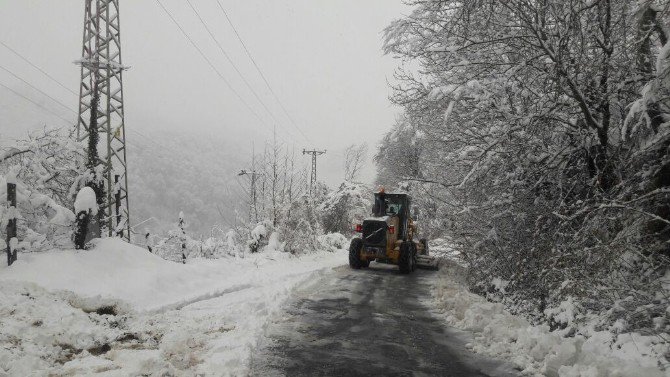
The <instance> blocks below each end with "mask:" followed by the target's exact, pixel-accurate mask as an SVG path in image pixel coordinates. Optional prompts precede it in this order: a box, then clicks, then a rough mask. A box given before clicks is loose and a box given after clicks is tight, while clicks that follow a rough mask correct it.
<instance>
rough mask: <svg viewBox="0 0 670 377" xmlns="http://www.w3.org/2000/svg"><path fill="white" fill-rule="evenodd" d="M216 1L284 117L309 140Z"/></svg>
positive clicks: (218, 0)
mask: <svg viewBox="0 0 670 377" xmlns="http://www.w3.org/2000/svg"><path fill="white" fill-rule="evenodd" d="M216 3H217V4H218V5H219V8H220V9H221V12H223V15H224V16H225V17H226V20H227V21H228V25H230V27H231V28H232V29H233V32H235V35H236V36H237V40H239V41H240V44H241V45H242V47H243V48H244V51H245V52H246V54H247V56H248V57H249V59H250V60H251V62H252V63H253V64H254V67H256V71H258V74H259V75H260V76H261V78H262V79H263V82H264V83H265V85H266V86H267V87H268V89H269V90H270V93H272V96H273V97H274V99H275V100H276V101H277V103H278V104H279V106H280V107H281V109H282V111H283V112H284V114H286V117H287V118H288V119H289V120H290V121H291V124H292V125H293V127H295V128H296V129H297V130H298V131H299V132H300V134H301V135H302V136H303V137H304V138H305V140H307V141H311V140H310V139H309V137H307V135H305V133H304V132H303V131H302V129H300V127H298V125H297V124H296V122H295V120H294V119H293V117H292V116H291V114H289V112H288V111H287V110H286V107H285V106H284V104H283V103H282V102H281V101H280V100H279V97H278V96H277V93H275V91H274V90H273V89H272V86H271V85H270V83H269V82H268V79H267V78H266V77H265V75H264V74H263V71H262V70H261V68H260V67H259V66H258V64H257V63H256V60H255V59H254V57H253V56H252V55H251V52H250V51H249V49H248V48H247V45H246V44H245V43H244V40H243V39H242V36H240V33H238V32H237V29H236V28H235V25H233V21H231V19H230V17H228V13H227V12H226V10H225V9H224V8H223V5H221V1H220V0H216Z"/></svg>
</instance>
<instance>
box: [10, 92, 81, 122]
mask: <svg viewBox="0 0 670 377" xmlns="http://www.w3.org/2000/svg"><path fill="white" fill-rule="evenodd" d="M0 86H2V87H3V88H5V89H7V90H9V91H10V92H12V93H14V94H15V95H17V96H19V97H21V98H23V99H24V100H26V101H28V102H30V103H32V104H33V105H35V106H37V107H39V108H40V109H42V110H44V111H46V112H48V113H49V114H51V115H53V116H55V117H56V118H58V119H60V120H62V121H64V122H65V123H67V124H68V125H72V124H73V122H71V121H69V120H67V119H65V118H63V117H62V116H60V115H58V114H57V113H56V112H54V111H52V110H51V109H49V108H48V107H45V106H43V105H41V104H40V103H38V102H36V101H33V100H32V99H30V98H28V97H26V96H24V95H23V94H21V93H19V92H17V91H15V90H14V89H12V88H10V87H8V86H7V85H5V84H3V83H1V82H0Z"/></svg>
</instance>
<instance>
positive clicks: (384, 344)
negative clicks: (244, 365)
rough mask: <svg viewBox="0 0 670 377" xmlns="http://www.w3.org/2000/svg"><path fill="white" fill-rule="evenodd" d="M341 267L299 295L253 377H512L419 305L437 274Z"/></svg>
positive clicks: (256, 361)
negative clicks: (469, 347)
mask: <svg viewBox="0 0 670 377" xmlns="http://www.w3.org/2000/svg"><path fill="white" fill-rule="evenodd" d="M370 267H371V268H369V269H362V270H350V269H349V268H348V267H340V268H337V269H335V270H334V271H332V272H329V273H327V274H325V275H324V276H322V277H321V278H318V279H316V280H315V281H313V282H311V283H310V285H309V286H306V287H303V288H302V289H300V290H299V291H298V292H297V294H296V296H295V297H294V299H293V300H292V301H291V302H289V303H288V305H287V309H286V311H285V313H283V315H281V316H279V317H278V318H276V320H275V321H274V322H273V323H272V324H271V325H270V328H269V329H268V332H269V339H270V340H269V342H268V344H267V345H265V346H263V347H261V349H260V350H258V351H256V353H255V355H254V357H253V359H252V362H251V375H253V376H511V375H514V373H513V372H512V369H511V367H509V366H506V365H503V364H502V363H501V362H499V361H493V360H487V359H484V358H482V357H480V356H477V355H474V354H472V353H471V352H469V351H468V350H466V349H465V347H464V346H463V344H464V343H465V341H464V340H463V335H462V334H460V335H459V333H458V332H457V331H455V330H449V329H445V327H444V322H443V321H442V320H440V319H438V318H435V317H433V316H432V315H431V314H430V312H429V310H428V309H427V308H426V307H425V306H424V305H423V304H421V302H420V300H427V299H429V298H430V292H429V290H430V287H431V284H430V279H432V278H434V277H435V276H434V272H431V271H423V270H417V271H416V272H414V273H413V274H411V275H401V274H399V273H398V271H397V267H395V266H386V265H381V264H376V263H373V264H372V265H371V266H370Z"/></svg>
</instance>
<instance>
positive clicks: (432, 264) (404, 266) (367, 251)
mask: <svg viewBox="0 0 670 377" xmlns="http://www.w3.org/2000/svg"><path fill="white" fill-rule="evenodd" d="M410 207H411V199H410V197H409V195H407V194H387V193H385V192H384V191H383V190H382V191H380V192H378V193H375V203H374V206H373V208H372V217H368V218H366V219H365V220H363V223H362V224H356V225H355V230H356V232H358V233H361V237H357V238H354V239H353V240H351V245H350V246H349V266H350V267H351V268H354V269H359V268H362V267H368V266H369V265H370V262H371V261H376V262H379V263H388V264H395V265H397V266H398V267H399V269H400V272H401V273H404V274H409V273H410V272H412V271H414V270H415V269H416V268H417V267H418V268H425V269H432V270H437V269H438V261H437V259H436V258H434V257H431V256H429V255H428V242H427V241H426V240H425V239H421V240H419V241H418V242H417V241H415V240H414V236H415V234H416V232H417V228H416V225H415V224H414V221H413V220H412V216H411V211H410Z"/></svg>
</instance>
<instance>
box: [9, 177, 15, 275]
mask: <svg viewBox="0 0 670 377" xmlns="http://www.w3.org/2000/svg"><path fill="white" fill-rule="evenodd" d="M7 203H9V208H10V212H9V216H10V218H9V222H8V223H7V265H8V266H11V265H12V263H14V262H15V261H16V259H17V256H16V183H10V182H7Z"/></svg>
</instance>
